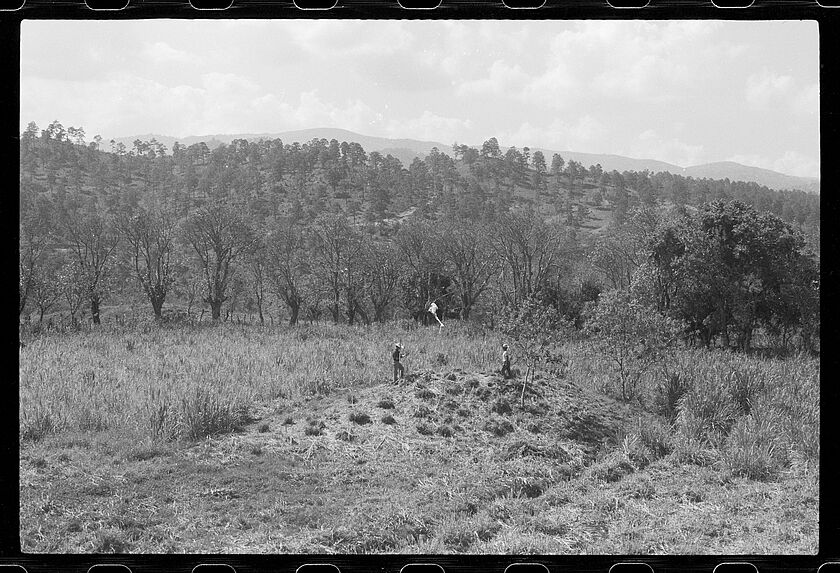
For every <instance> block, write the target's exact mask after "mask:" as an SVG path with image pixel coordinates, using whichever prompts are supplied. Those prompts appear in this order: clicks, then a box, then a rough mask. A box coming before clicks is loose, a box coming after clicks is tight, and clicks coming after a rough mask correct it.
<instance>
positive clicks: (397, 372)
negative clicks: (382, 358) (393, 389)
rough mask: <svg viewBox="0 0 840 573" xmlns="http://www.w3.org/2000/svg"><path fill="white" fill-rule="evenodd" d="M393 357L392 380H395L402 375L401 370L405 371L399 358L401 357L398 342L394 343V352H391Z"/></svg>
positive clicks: (400, 348)
mask: <svg viewBox="0 0 840 573" xmlns="http://www.w3.org/2000/svg"><path fill="white" fill-rule="evenodd" d="M391 356H392V357H393V359H394V382H396V381H397V379H398V378H400V379H401V378H402V377H403V372H405V368H403V365H402V363H401V362H400V359H401V358H402V347H401V346H400V343H399V342H395V343H394V352H393V353H392V354H391Z"/></svg>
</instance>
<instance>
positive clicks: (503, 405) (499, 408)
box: [490, 398, 513, 414]
mask: <svg viewBox="0 0 840 573" xmlns="http://www.w3.org/2000/svg"><path fill="white" fill-rule="evenodd" d="M490 411H491V412H495V413H497V414H510V413H511V412H512V411H513V408H511V406H510V402H508V401H507V400H505V399H504V398H499V399H497V400H496V401H495V402H493V405H492V406H491V407H490Z"/></svg>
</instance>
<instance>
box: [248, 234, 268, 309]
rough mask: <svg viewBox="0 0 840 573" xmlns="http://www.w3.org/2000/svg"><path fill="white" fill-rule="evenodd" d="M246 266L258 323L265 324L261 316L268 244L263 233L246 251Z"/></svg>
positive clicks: (266, 274)
mask: <svg viewBox="0 0 840 573" xmlns="http://www.w3.org/2000/svg"><path fill="white" fill-rule="evenodd" d="M247 259H248V261H247V268H248V275H249V279H250V287H251V294H252V295H253V296H254V303H255V304H256V305H257V314H258V315H259V317H260V324H265V317H264V316H263V304H264V303H265V292H266V279H267V276H268V263H269V259H268V246H267V243H266V237H265V235H262V234H261V236H260V237H259V238H258V239H257V240H256V241H255V242H254V246H253V248H252V249H251V250H250V251H248V257H247Z"/></svg>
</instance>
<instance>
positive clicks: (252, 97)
mask: <svg viewBox="0 0 840 573" xmlns="http://www.w3.org/2000/svg"><path fill="white" fill-rule="evenodd" d="M54 93H62V94H63V95H64V97H62V98H60V99H59V100H58V101H56V100H55V99H54V98H52V97H50V96H49V95H46V94H54ZM44 110H49V111H48V112H45V111H44ZM21 119H22V121H23V123H27V122H29V121H36V122H37V123H39V124H44V125H46V124H47V123H49V121H52V120H53V119H59V120H60V121H61V122H62V123H63V124H65V125H81V126H83V127H85V130H86V131H87V132H88V133H90V134H94V133H99V134H102V135H103V136H104V137H106V138H110V137H119V136H127V135H133V134H142V133H149V132H150V131H155V132H158V133H164V134H166V135H173V136H177V137H184V136H188V135H205V134H208V133H241V132H265V131H282V130H286V129H298V128H306V127H313V126H335V127H343V128H346V129H355V130H361V129H364V128H366V127H369V126H370V125H371V124H372V123H375V122H377V121H379V119H380V117H379V115H378V114H377V113H376V112H375V111H374V110H373V109H371V108H370V107H369V106H368V105H367V104H365V103H363V102H362V101H360V100H357V99H348V100H347V101H346V102H345V103H344V104H335V103H330V102H326V101H323V100H322V99H321V98H320V97H319V95H318V93H317V91H315V90H312V91H308V92H303V93H301V94H300V95H299V96H298V98H297V99H296V100H292V101H288V100H287V99H285V98H284V97H283V95H282V94H274V93H266V92H265V91H263V90H262V88H261V87H260V85H259V84H257V83H256V82H254V81H253V80H251V79H249V78H247V77H244V76H238V75H235V74H223V73H210V74H204V75H203V76H202V78H201V82H200V85H197V86H190V85H177V86H168V85H164V84H162V83H160V82H156V81H154V80H150V79H146V78H140V77H137V76H131V75H128V74H121V75H119V76H117V77H114V78H109V79H107V80H102V81H91V82H72V81H69V82H68V81H57V80H48V79H32V80H30V81H27V82H25V83H22V85H21Z"/></svg>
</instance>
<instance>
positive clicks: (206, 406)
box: [181, 387, 248, 440]
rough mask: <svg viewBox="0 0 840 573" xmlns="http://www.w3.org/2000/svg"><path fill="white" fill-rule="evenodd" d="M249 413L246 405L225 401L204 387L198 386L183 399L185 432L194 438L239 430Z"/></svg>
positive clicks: (189, 437) (182, 410)
mask: <svg viewBox="0 0 840 573" xmlns="http://www.w3.org/2000/svg"><path fill="white" fill-rule="evenodd" d="M247 414H248V410H247V407H245V406H244V405H242V404H239V403H236V402H231V401H224V400H223V399H222V398H221V397H220V396H219V395H218V394H215V393H213V392H211V391H210V390H207V389H205V388H202V387H196V388H195V391H194V392H193V393H192V394H191V395H187V396H184V397H183V398H182V399H181V416H182V420H183V432H184V434H185V437H186V438H188V439H192V440H198V439H201V438H206V437H208V436H214V435H217V434H222V433H225V432H232V431H234V430H238V429H240V428H241V427H242V426H243V424H244V423H245V420H246V419H247Z"/></svg>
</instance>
